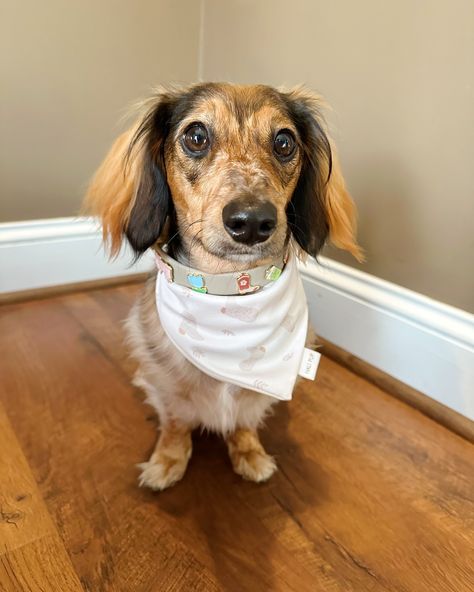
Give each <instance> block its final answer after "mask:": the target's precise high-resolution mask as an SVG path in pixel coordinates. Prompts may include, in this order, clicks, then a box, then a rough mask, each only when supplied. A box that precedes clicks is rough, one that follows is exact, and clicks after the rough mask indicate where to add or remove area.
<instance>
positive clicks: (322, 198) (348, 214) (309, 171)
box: [283, 89, 363, 261]
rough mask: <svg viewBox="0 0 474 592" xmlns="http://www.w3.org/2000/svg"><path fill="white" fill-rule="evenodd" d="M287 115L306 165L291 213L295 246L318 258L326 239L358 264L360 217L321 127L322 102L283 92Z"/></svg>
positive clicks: (307, 95) (300, 93) (301, 93)
mask: <svg viewBox="0 0 474 592" xmlns="http://www.w3.org/2000/svg"><path fill="white" fill-rule="evenodd" d="M283 98H284V100H285V103H286V106H287V109H288V113H289V115H290V117H291V119H292V120H293V123H294V124H295V126H296V129H297V130H298V135H299V138H300V149H301V150H302V153H303V162H302V167H301V172H300V176H299V179H298V182H297V185H296V188H295V190H294V192H293V196H292V198H291V201H290V203H289V204H288V208H287V217H288V224H289V227H290V229H291V231H292V234H293V236H294V238H295V240H296V242H297V243H298V244H299V245H300V247H301V248H302V249H303V250H304V251H305V252H306V253H308V254H309V255H312V256H313V257H316V256H317V254H318V253H319V251H320V250H321V248H322V247H323V246H324V243H325V242H326V240H327V239H329V241H330V242H331V243H332V244H334V245H335V246H336V247H339V248H341V249H344V250H346V251H349V252H350V253H351V254H352V255H353V256H354V257H355V258H356V259H358V260H359V261H362V260H363V255H362V250H361V249H360V247H359V246H358V245H357V243H356V239H355V233H356V212H355V206H354V202H353V201H352V198H351V196H350V195H349V193H348V192H347V190H346V188H345V184H344V179H343V177H342V173H341V170H340V166H339V161H338V159H337V156H336V153H335V150H334V147H333V146H332V144H331V142H330V140H329V139H328V136H327V134H326V132H325V130H324V128H323V125H322V121H323V120H322V117H321V114H320V104H321V100H320V99H319V97H317V96H316V95H312V94H310V93H308V92H307V91H305V90H302V89H296V90H293V91H290V92H288V93H283Z"/></svg>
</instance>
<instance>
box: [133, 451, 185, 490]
mask: <svg viewBox="0 0 474 592" xmlns="http://www.w3.org/2000/svg"><path fill="white" fill-rule="evenodd" d="M187 464H188V463H187V460H185V459H165V460H163V461H161V462H152V461H150V462H144V463H140V464H139V465H137V467H138V468H139V469H141V474H140V476H139V477H138V484H139V485H140V487H149V488H150V489H153V491H162V490H163V489H166V488H167V487H171V486H172V485H174V484H175V483H177V482H178V481H179V480H180V479H182V478H183V475H184V473H185V472H186V466H187Z"/></svg>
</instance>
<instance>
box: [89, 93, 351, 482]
mask: <svg viewBox="0 0 474 592" xmlns="http://www.w3.org/2000/svg"><path fill="white" fill-rule="evenodd" d="M320 107H321V100H320V98H319V97H317V96H315V95H312V94H311V93H308V92H307V91H305V90H302V89H296V90H293V91H289V92H279V91H277V90H275V89H272V88H269V87H266V86H233V85H229V84H214V83H212V84H201V85H195V86H192V87H190V88H189V89H183V90H179V89H178V90H165V89H161V90H159V91H158V92H157V93H156V94H155V95H154V96H153V97H152V98H151V99H150V100H149V101H147V102H146V103H145V104H144V108H143V114H142V115H141V117H140V118H139V120H138V121H137V122H136V123H135V124H134V125H133V126H132V127H131V128H130V130H129V131H127V132H125V133H124V134H122V135H121V136H120V137H119V138H118V140H117V141H116V142H115V144H114V145H113V147H112V149H111V151H110V153H109V154H108V156H107V157H106V159H105V161H104V163H103V164H102V165H101V167H100V168H99V170H98V172H97V174H96V175H95V177H94V179H93V181H92V183H91V185H90V188H89V191H88V194H87V196H86V207H87V209H88V210H89V211H90V212H91V213H93V214H95V215H98V216H99V217H100V218H101V220H102V225H103V232H104V240H105V241H106V242H107V243H108V245H109V249H110V252H111V254H112V255H116V254H117V253H118V252H119V250H120V247H121V244H122V241H123V237H124V235H126V236H127V237H128V239H129V241H130V242H131V244H132V246H133V247H134V248H135V250H136V251H137V253H138V254H140V253H141V252H142V251H144V250H146V248H147V247H149V246H153V244H154V243H155V242H156V241H157V242H166V241H168V242H169V245H170V248H172V249H173V248H175V249H176V251H175V252H174V256H176V257H178V258H180V259H182V260H183V261H184V262H187V263H189V264H191V265H192V266H194V267H196V268H198V269H201V270H202V271H206V272H209V273H213V272H214V273H216V272H224V271H230V270H233V271H238V270H242V269H247V268H249V267H252V266H256V265H260V264H263V263H264V262H266V261H267V260H270V259H272V258H273V257H275V256H278V255H281V254H282V253H283V252H284V249H285V248H286V245H287V242H288V240H289V239H290V232H291V233H293V238H294V241H298V243H299V252H300V253H302V254H304V252H305V251H306V252H309V253H310V254H312V255H316V254H317V251H318V250H319V249H320V248H321V246H322V245H323V243H324V241H325V239H326V237H327V236H328V238H329V240H330V241H331V242H332V243H333V244H334V245H336V246H338V247H340V248H342V249H346V250H348V251H349V252H351V253H352V254H353V255H354V256H355V257H356V258H358V259H360V258H361V257H362V252H361V250H360V248H359V247H358V245H357V244H356V241H355V209H354V205H353V202H352V200H351V198H350V196H349V194H348V192H347V190H346V188H345V184H344V180H343V177H342V174H341V170H340V166H339V162H338V159H337V157H336V155H335V151H334V147H332V146H331V144H330V142H329V140H328V139H327V134H326V132H325V130H324V125H323V122H322V119H321V115H320ZM195 122H200V123H201V124H204V125H205V126H206V127H207V128H208V129H209V130H210V137H211V148H210V150H209V152H208V153H207V154H206V155H205V156H204V157H202V158H193V157H190V156H189V154H187V153H186V151H185V150H184V148H183V146H182V145H181V138H182V137H183V135H184V133H185V130H186V129H187V128H188V126H189V125H190V124H192V123H195ZM282 129H284V130H290V131H291V132H292V133H293V135H294V137H295V138H296V143H297V149H296V152H295V155H294V157H293V158H292V159H290V160H289V161H288V162H282V161H279V160H278V159H277V158H276V157H275V154H274V153H273V151H272V144H273V137H274V134H275V133H276V131H277V130H282ZM242 196H244V197H245V196H251V197H252V199H254V200H255V201H256V202H258V201H259V200H266V201H270V202H271V203H272V204H273V205H274V207H275V208H276V210H277V216H278V218H277V226H276V230H275V231H274V233H273V235H272V236H271V237H270V238H269V239H268V240H267V241H265V242H263V243H262V244H258V245H255V246H252V247H248V246H245V245H241V244H239V245H238V244H237V243H235V241H233V239H232V238H231V237H230V236H229V235H228V234H227V233H226V231H225V229H224V227H223V222H222V211H223V208H224V206H225V205H226V204H228V203H229V201H231V200H232V199H235V198H236V197H242ZM160 208H167V209H166V211H165V210H163V211H161V210H160ZM142 226H143V228H142ZM155 226H156V228H155ZM175 245H177V246H176V247H175ZM154 281H155V280H154V279H152V280H150V282H149V284H147V286H146V288H145V290H144V292H143V295H142V297H141V298H140V299H139V301H138V302H137V304H136V306H135V307H134V309H133V310H132V312H131V314H130V316H129V319H128V321H127V334H128V341H129V345H130V347H131V350H132V354H133V355H134V356H135V358H136V359H137V360H138V362H139V370H138V372H137V375H136V377H135V384H137V385H138V386H140V387H141V388H143V389H144V391H145V392H146V394H147V397H148V399H147V400H148V402H149V403H150V404H151V405H152V406H153V407H154V408H155V409H156V411H157V413H158V414H159V416H160V423H161V435H160V438H159V439H158V442H157V445H156V448H155V451H154V452H153V454H152V456H151V458H150V460H149V462H148V463H143V465H141V468H142V471H143V472H142V475H141V479H140V483H141V484H142V485H147V486H149V487H151V488H153V489H163V488H165V487H168V486H170V485H172V484H173V483H174V482H176V481H177V480H178V479H180V478H181V477H182V475H183V474H184V471H185V469H186V466H187V463H188V460H189V457H190V455H191V438H190V434H191V430H193V429H194V428H196V427H198V426H201V427H204V428H207V429H211V430H215V431H218V432H221V433H223V434H225V435H226V438H227V443H228V449H229V454H230V457H231V460H232V464H233V467H234V470H235V471H236V472H237V473H239V474H240V475H242V476H243V477H244V478H246V479H251V480H254V481H262V480H265V479H267V478H268V477H270V475H271V474H272V473H273V471H274V470H275V462H274V460H273V459H272V457H270V456H269V455H267V453H266V452H265V451H264V449H263V447H262V445H261V444H260V442H259V439H258V435H257V429H258V427H259V425H260V424H261V423H262V421H263V419H264V418H265V416H266V414H267V413H268V412H269V410H270V408H271V406H272V404H273V403H274V399H272V398H270V397H267V396H265V395H261V394H258V393H256V392H253V391H248V390H244V389H240V388H238V387H235V386H232V385H227V384H224V383H221V382H219V381H217V380H214V379H213V378H211V377H209V376H207V375H206V374H203V373H202V372H201V371H200V370H198V369H197V368H196V367H195V366H194V365H193V364H191V363H190V362H189V361H188V360H187V359H186V358H184V357H183V356H182V354H180V353H179V352H178V351H177V350H176V349H175V347H174V346H173V345H172V343H171V342H170V340H169V339H168V337H167V335H166V333H165V332H164V330H163V328H162V327H161V324H160V321H159V318H158V315H157V314H156V305H155V295H154Z"/></svg>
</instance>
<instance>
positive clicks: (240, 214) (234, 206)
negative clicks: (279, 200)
mask: <svg viewBox="0 0 474 592" xmlns="http://www.w3.org/2000/svg"><path fill="white" fill-rule="evenodd" d="M222 220H223V222H224V228H225V229H226V231H227V232H228V233H229V234H230V236H231V237H232V238H233V239H234V240H235V241H237V242H238V243H245V244H246V245H255V244H257V243H263V242H264V241H266V240H267V238H269V237H270V236H271V235H272V234H273V231H274V230H275V228H276V224H277V211H276V208H275V206H274V205H273V204H272V203H270V202H269V201H263V202H255V201H254V200H248V199H234V200H233V201H231V202H230V203H228V204H227V205H226V206H225V207H224V209H223V210H222Z"/></svg>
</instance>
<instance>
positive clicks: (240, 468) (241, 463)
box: [232, 450, 277, 483]
mask: <svg viewBox="0 0 474 592" xmlns="http://www.w3.org/2000/svg"><path fill="white" fill-rule="evenodd" d="M232 465H233V467H234V471H235V472H236V473H237V474H238V475H240V476H241V477H243V478H244V479H246V480H247V481H255V482H256V483H261V482H263V481H267V479H270V477H271V476H272V475H273V473H274V472H275V471H276V468H277V464H276V462H275V459H274V458H273V456H270V455H269V454H267V453H266V452H261V451H259V450H249V451H247V452H237V453H234V454H233V455H232Z"/></svg>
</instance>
